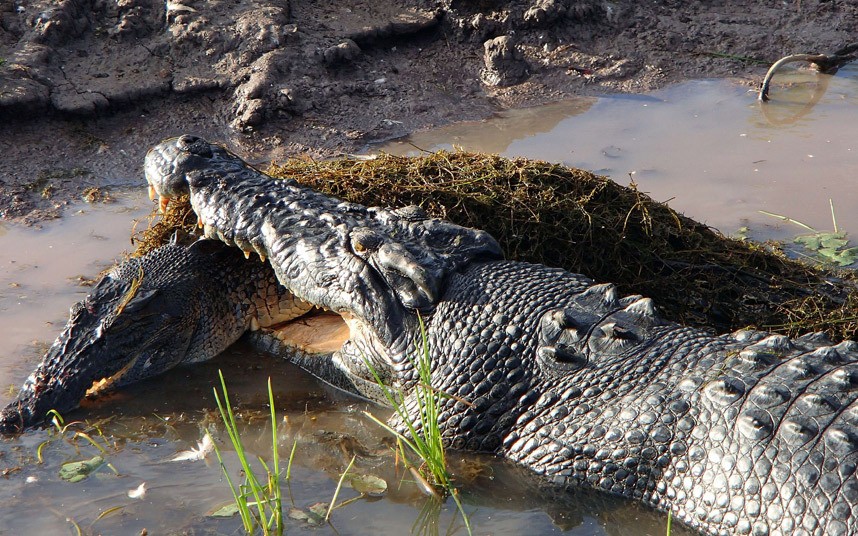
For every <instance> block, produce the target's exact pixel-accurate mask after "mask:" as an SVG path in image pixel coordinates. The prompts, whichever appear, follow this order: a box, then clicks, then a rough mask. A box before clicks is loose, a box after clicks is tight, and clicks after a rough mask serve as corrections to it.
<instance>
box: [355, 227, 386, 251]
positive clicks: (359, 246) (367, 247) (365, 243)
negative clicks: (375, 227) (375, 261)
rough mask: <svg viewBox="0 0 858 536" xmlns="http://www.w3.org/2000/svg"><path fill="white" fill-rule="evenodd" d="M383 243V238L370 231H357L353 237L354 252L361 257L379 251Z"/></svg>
mask: <svg viewBox="0 0 858 536" xmlns="http://www.w3.org/2000/svg"><path fill="white" fill-rule="evenodd" d="M381 243H382V239H381V237H380V236H378V235H377V234H376V233H374V232H373V231H370V230H368V229H360V230H356V231H354V232H353V233H352V235H351V244H352V251H354V252H355V253H356V254H358V255H360V256H365V255H367V254H368V253H371V252H373V251H375V250H377V249H378V248H379V247H380V246H381Z"/></svg>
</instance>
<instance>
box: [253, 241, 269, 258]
mask: <svg viewBox="0 0 858 536" xmlns="http://www.w3.org/2000/svg"><path fill="white" fill-rule="evenodd" d="M252 245H253V249H255V250H256V254H257V255H259V259H260V260H261V261H262V262H265V258H266V257H265V249H263V248H262V247H260V246H257V245H256V244H252Z"/></svg>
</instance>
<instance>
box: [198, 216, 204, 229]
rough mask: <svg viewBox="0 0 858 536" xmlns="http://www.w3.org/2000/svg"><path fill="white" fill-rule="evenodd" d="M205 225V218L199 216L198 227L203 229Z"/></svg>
mask: <svg viewBox="0 0 858 536" xmlns="http://www.w3.org/2000/svg"><path fill="white" fill-rule="evenodd" d="M204 225H205V224H204V223H203V219H202V218H200V217H199V216H197V228H199V229H202V228H203V226H204Z"/></svg>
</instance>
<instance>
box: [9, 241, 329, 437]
mask: <svg viewBox="0 0 858 536" xmlns="http://www.w3.org/2000/svg"><path fill="white" fill-rule="evenodd" d="M310 309H312V305H310V304H308V303H306V302H302V301H301V300H297V299H295V298H294V297H293V296H292V295H291V294H290V293H289V292H288V291H286V289H284V288H283V287H282V286H281V285H280V284H279V283H278V282H277V280H276V278H275V277H274V272H273V271H272V270H271V268H270V267H269V266H268V265H266V264H263V263H248V262H246V261H245V259H244V258H243V257H242V255H241V252H239V251H237V250H235V249H234V248H228V247H226V246H225V245H224V244H222V243H221V242H218V241H215V240H201V241H198V242H196V243H194V244H193V245H191V246H190V247H188V246H181V245H174V244H170V245H165V246H162V247H160V248H158V249H157V250H155V251H154V252H152V253H150V254H148V255H146V256H144V257H142V258H130V259H128V260H126V261H125V262H123V263H121V264H120V265H119V266H117V267H115V268H113V269H112V270H111V271H110V272H109V273H107V274H106V275H105V276H104V277H102V278H101V280H100V281H99V282H98V283H97V284H96V285H95V286H94V287H93V289H92V290H91V291H90V292H89V294H88V295H87V296H86V298H84V299H83V300H82V301H80V302H78V303H76V304H74V305H73V306H72V307H71V310H70V312H69V320H68V323H67V324H66V326H65V328H64V329H63V331H62V332H61V333H60V335H59V336H58V337H57V339H56V341H54V343H53V344H52V345H51V347H50V349H49V350H48V352H47V353H46V355H45V356H44V358H43V359H42V361H41V363H40V364H39V366H38V368H36V370H35V371H34V372H33V373H32V374H30V376H29V377H28V378H27V380H26V381H25V382H24V385H23V387H22V388H21V390H20V392H19V393H18V396H17V399H16V400H15V401H14V402H13V403H11V404H10V405H9V406H8V407H6V408H5V409H4V410H3V411H2V412H0V433H15V432H19V431H21V430H23V429H24V428H26V427H29V426H33V425H36V424H39V423H41V422H42V421H43V420H44V419H45V416H46V414H47V412H48V411H49V410H56V411H58V412H60V413H65V412H68V411H70V410H72V409H74V408H76V407H78V405H79V404H80V402H81V400H82V399H83V398H84V396H85V394H86V393H87V392H95V391H100V390H102V389H105V388H108V387H121V386H123V385H128V384H131V383H134V382H137V381H140V380H141V379H144V378H149V377H152V376H155V375H157V374H160V373H162V372H164V371H166V370H169V369H171V368H173V367H174V366H176V365H179V364H189V363H196V362H200V361H206V360H208V359H211V358H212V357H214V356H216V355H218V354H219V353H221V352H222V351H223V350H225V349H226V348H227V347H228V346H229V345H231V344H232V343H234V342H235V341H236V340H238V338H239V337H240V336H241V335H242V334H243V333H245V332H246V331H247V330H248V329H256V328H257V327H258V326H270V325H273V324H276V323H278V322H283V321H286V320H291V319H293V318H295V317H298V316H301V315H303V314H305V313H306V312H307V311H309V310H310Z"/></svg>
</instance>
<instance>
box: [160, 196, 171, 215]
mask: <svg viewBox="0 0 858 536" xmlns="http://www.w3.org/2000/svg"><path fill="white" fill-rule="evenodd" d="M169 202H170V198H169V197H164V196H161V197H159V198H158V211H159V212H161V214H163V213H165V212H167V204H168V203H169Z"/></svg>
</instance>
